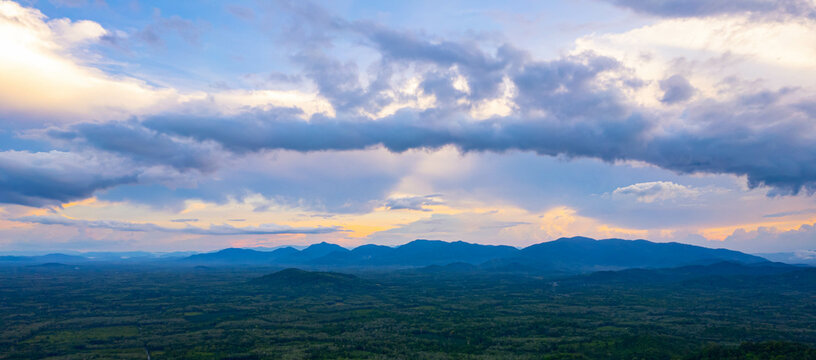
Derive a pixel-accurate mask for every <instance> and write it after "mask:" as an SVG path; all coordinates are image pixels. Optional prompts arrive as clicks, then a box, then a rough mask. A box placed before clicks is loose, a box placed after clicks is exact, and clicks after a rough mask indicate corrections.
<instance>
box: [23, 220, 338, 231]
mask: <svg viewBox="0 0 816 360" xmlns="http://www.w3.org/2000/svg"><path fill="white" fill-rule="evenodd" d="M11 220H12V221H17V222H25V223H35V224H42V225H63V226H72V227H79V228H95V229H107V230H114V231H125V232H166V233H183V234H194V235H281V234H328V233H334V232H338V231H343V229H341V228H339V227H336V226H331V227H322V226H320V227H313V228H296V227H290V226H281V225H276V224H264V225H261V226H257V227H255V226H246V227H234V226H231V225H226V224H223V225H210V226H209V227H208V228H201V227H196V226H190V225H188V226H187V227H184V228H168V227H163V226H159V225H156V224H152V223H135V222H128V221H112V220H79V219H71V218H67V217H64V216H24V217H19V218H14V219H11Z"/></svg>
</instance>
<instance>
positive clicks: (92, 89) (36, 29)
mask: <svg viewBox="0 0 816 360" xmlns="http://www.w3.org/2000/svg"><path fill="white" fill-rule="evenodd" d="M200 27H201V26H199V25H197V24H193V25H191V24H190V23H189V21H187V20H184V19H180V18H175V17H170V18H164V17H161V16H158V18H157V19H156V25H155V26H154V27H153V28H151V29H153V30H154V31H153V32H155V33H156V34H154V35H155V36H157V38H156V39H155V42H163V40H161V39H162V38H161V37H159V36H160V35H161V34H160V33H161V32H174V33H178V34H180V36H181V38H183V39H185V41H190V42H197V41H198V37H199V35H200V29H199V28H200ZM197 29H198V30H197ZM125 35H126V34H125V33H123V32H121V31H120V30H114V29H105V28H103V27H102V26H101V25H100V24H99V23H96V22H93V21H89V20H79V21H72V20H70V19H67V18H58V19H49V18H48V17H46V16H45V15H44V14H43V13H42V12H40V11H39V10H37V9H33V8H28V7H23V6H21V5H19V4H17V3H15V2H11V1H2V0H0V48H2V49H3V50H4V51H2V52H0V74H2V77H3V81H2V82H0V123H2V124H14V125H17V126H20V127H26V126H31V125H37V124H43V123H45V124H52V125H53V124H61V123H76V122H83V121H87V122H103V121H112V120H124V119H129V118H132V117H133V116H134V115H145V114H157V113H161V112H165V111H170V110H173V111H182V110H185V109H186V110H191V111H197V112H198V113H204V112H208V113H212V114H222V115H223V114H229V113H233V114H234V113H237V112H240V111H243V110H246V108H247V107H249V108H260V109H263V108H265V107H266V106H269V105H273V106H282V107H294V108H299V109H302V112H303V113H304V114H306V115H311V114H312V113H314V112H326V113H329V114H331V113H333V111H334V110H333V109H332V108H331V105H328V104H327V103H326V101H325V100H324V99H322V98H320V97H317V96H316V95H315V94H308V93H305V92H303V91H297V90H286V91H282V90H271V89H268V90H265V89H259V90H222V91H216V92H204V91H191V92H183V91H180V90H178V89H176V88H173V87H169V86H157V85H155V84H156V82H150V81H145V80H143V79H139V78H136V77H134V76H130V75H127V74H122V73H119V74H111V73H107V72H105V71H103V70H100V68H109V67H110V64H109V62H110V60H109V59H105V58H103V57H102V56H100V54H98V53H96V52H94V51H92V50H93V48H91V45H93V44H98V43H108V44H113V45H116V46H127V44H126V42H127V39H126V38H123V37H122V36H125ZM146 36H148V35H146ZM148 37H149V36H148ZM158 83H164V81H159V82H158Z"/></svg>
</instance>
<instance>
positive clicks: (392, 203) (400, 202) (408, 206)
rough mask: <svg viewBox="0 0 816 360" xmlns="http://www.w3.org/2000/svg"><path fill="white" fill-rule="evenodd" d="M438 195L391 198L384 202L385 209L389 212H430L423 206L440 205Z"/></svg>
mask: <svg viewBox="0 0 816 360" xmlns="http://www.w3.org/2000/svg"><path fill="white" fill-rule="evenodd" d="M439 197H440V195H426V196H404V197H393V198H389V199H387V200H386V201H385V208H386V209H389V210H417V211H431V210H430V209H428V208H426V207H425V206H431V205H439V204H442V202H441V201H439V200H438V198H439Z"/></svg>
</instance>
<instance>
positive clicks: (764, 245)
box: [721, 224, 816, 252]
mask: <svg viewBox="0 0 816 360" xmlns="http://www.w3.org/2000/svg"><path fill="white" fill-rule="evenodd" d="M814 239H816V224H804V225H802V226H800V227H799V228H797V229H793V230H787V231H782V230H779V229H777V228H774V227H760V228H758V229H756V230H753V231H746V230H743V229H738V230H736V231H734V233H733V234H731V235H730V236H728V237H727V238H726V239H725V240H723V241H722V242H721V244H722V245H721V246H722V247H726V248H729V249H740V250H742V251H750V252H781V251H797V250H806V249H814V248H816V241H814Z"/></svg>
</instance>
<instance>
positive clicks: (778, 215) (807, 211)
mask: <svg viewBox="0 0 816 360" xmlns="http://www.w3.org/2000/svg"><path fill="white" fill-rule="evenodd" d="M806 214H816V209H803V210H794V211H782V212H778V213H772V214H765V215H762V217H764V218H781V217H788V216H794V215H806Z"/></svg>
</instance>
